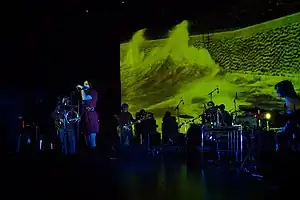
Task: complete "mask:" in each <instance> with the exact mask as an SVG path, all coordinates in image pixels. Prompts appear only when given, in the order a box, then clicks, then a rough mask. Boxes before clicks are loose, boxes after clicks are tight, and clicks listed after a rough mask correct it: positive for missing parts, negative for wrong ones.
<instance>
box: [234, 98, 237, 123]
mask: <svg viewBox="0 0 300 200" xmlns="http://www.w3.org/2000/svg"><path fill="white" fill-rule="evenodd" d="M236 100H237V93H236V94H235V97H234V99H233V104H234V115H235V116H234V119H236V117H237V106H236Z"/></svg>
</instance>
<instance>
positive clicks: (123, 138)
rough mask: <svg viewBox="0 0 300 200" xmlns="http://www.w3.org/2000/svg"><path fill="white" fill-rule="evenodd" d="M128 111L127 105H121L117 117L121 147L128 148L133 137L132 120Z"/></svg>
mask: <svg viewBox="0 0 300 200" xmlns="http://www.w3.org/2000/svg"><path fill="white" fill-rule="evenodd" d="M128 109H129V106H128V104H126V103H124V104H122V106H121V112H120V114H119V116H117V119H118V124H119V130H118V131H119V136H120V145H121V146H129V145H130V143H131V140H132V137H133V133H132V127H131V124H132V122H134V119H133V116H132V114H131V113H130V112H129V111H128Z"/></svg>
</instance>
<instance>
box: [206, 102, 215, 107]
mask: <svg viewBox="0 0 300 200" xmlns="http://www.w3.org/2000/svg"><path fill="white" fill-rule="evenodd" d="M207 106H208V107H214V106H215V103H214V102H213V101H209V102H207Z"/></svg>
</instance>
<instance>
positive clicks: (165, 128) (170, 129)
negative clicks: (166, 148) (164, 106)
mask: <svg viewBox="0 0 300 200" xmlns="http://www.w3.org/2000/svg"><path fill="white" fill-rule="evenodd" d="M178 134H179V132H178V124H177V121H176V118H175V117H174V116H172V115H171V112H169V111H167V112H166V113H165V115H164V117H163V120H162V136H163V143H164V144H167V143H169V141H172V140H174V139H175V138H176V137H177V136H178Z"/></svg>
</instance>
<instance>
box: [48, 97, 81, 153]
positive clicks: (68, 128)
mask: <svg viewBox="0 0 300 200" xmlns="http://www.w3.org/2000/svg"><path fill="white" fill-rule="evenodd" d="M69 109H70V105H69V99H68V97H64V98H63V99H62V101H61V102H60V103H59V104H58V105H57V106H56V108H55V110H54V112H53V113H52V117H53V118H54V120H55V127H56V129H57V134H58V137H59V140H60V144H61V151H62V153H64V154H65V155H73V154H74V153H75V133H74V127H73V123H68V121H67V119H66V113H67V112H68V111H69Z"/></svg>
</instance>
